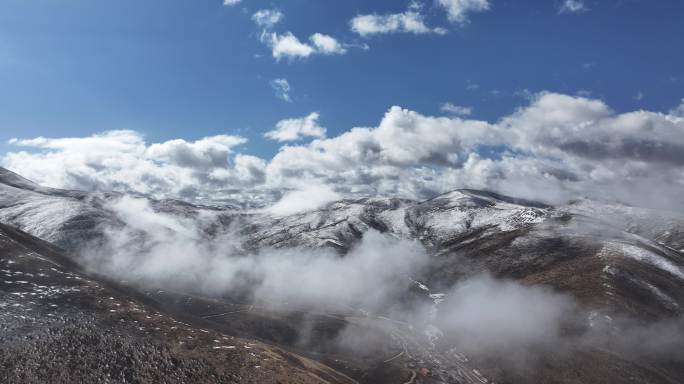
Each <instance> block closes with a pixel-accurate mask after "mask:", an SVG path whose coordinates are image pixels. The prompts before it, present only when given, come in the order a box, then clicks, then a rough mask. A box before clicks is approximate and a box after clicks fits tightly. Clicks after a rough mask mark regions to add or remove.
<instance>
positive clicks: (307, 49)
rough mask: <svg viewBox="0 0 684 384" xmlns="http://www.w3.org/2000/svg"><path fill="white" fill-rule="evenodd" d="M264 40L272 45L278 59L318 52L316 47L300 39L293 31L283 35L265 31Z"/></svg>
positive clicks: (305, 56)
mask: <svg viewBox="0 0 684 384" xmlns="http://www.w3.org/2000/svg"><path fill="white" fill-rule="evenodd" d="M262 41H263V42H265V43H266V44H267V45H268V46H270V47H271V52H272V54H273V57H274V58H275V59H276V60H280V59H283V58H289V59H296V58H307V57H309V56H311V55H312V54H314V53H315V52H316V50H315V49H314V47H312V46H310V45H309V44H307V43H304V42H302V41H300V40H299V39H298V38H297V36H295V35H294V34H292V32H285V33H284V34H282V35H279V34H278V33H275V32H271V33H264V34H263V35H262Z"/></svg>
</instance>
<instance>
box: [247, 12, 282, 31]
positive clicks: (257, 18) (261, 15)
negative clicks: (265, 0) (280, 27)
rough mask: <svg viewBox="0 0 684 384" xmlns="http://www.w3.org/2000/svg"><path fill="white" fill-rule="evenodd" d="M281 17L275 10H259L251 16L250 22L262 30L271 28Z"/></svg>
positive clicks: (280, 13)
mask: <svg viewBox="0 0 684 384" xmlns="http://www.w3.org/2000/svg"><path fill="white" fill-rule="evenodd" d="M283 17H284V15H283V13H282V12H280V11H279V10H277V9H261V10H258V11H256V12H255V13H254V14H253V15H252V20H253V21H254V22H255V23H256V25H258V26H260V27H262V28H273V27H274V26H275V25H276V24H278V23H279V22H280V21H282V20H283Z"/></svg>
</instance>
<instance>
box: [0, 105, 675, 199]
mask: <svg viewBox="0 0 684 384" xmlns="http://www.w3.org/2000/svg"><path fill="white" fill-rule="evenodd" d="M317 119H318V116H317V115H315V114H312V115H309V116H307V117H305V118H303V119H290V121H288V120H284V121H285V122H284V123H282V124H280V126H277V127H276V129H274V130H273V131H272V133H269V137H270V138H273V139H275V140H280V141H287V140H288V139H290V140H297V139H301V138H302V137H313V138H314V140H313V141H311V142H309V143H303V144H296V145H295V144H291V145H287V146H283V147H282V148H280V150H279V151H278V153H277V154H276V155H275V156H274V157H273V158H272V159H270V160H265V159H259V158H257V157H254V156H249V155H246V154H235V153H233V152H234V150H235V149H234V148H235V147H237V146H238V145H240V144H241V143H243V142H244V141H243V140H242V139H239V138H226V137H213V138H207V139H202V140H199V141H197V142H185V141H182V140H181V141H169V142H165V143H158V145H156V144H152V145H148V144H146V143H145V142H144V140H143V138H142V136H141V135H140V134H138V133H136V132H132V131H115V132H108V133H104V134H100V135H94V136H91V137H87V138H71V139H69V138H66V139H47V138H36V139H31V140H14V141H12V144H13V145H15V146H16V145H20V146H24V147H26V148H30V149H32V151H31V152H28V151H20V152H12V153H8V154H7V155H6V156H5V157H4V158H3V159H2V163H3V164H4V165H5V166H6V167H8V168H10V169H12V170H14V171H17V172H19V173H20V174H23V175H24V176H27V177H29V178H31V179H34V180H35V181H37V182H39V183H43V184H47V185H50V186H55V187H68V188H80V189H117V190H131V191H137V192H142V193H164V194H168V195H177V196H178V195H180V196H184V197H191V198H197V197H200V198H201V197H205V198H206V197H207V196H213V197H217V196H224V194H228V195H231V196H234V197H235V198H242V199H244V200H246V201H247V200H249V201H251V200H254V199H256V200H258V201H260V202H268V201H272V200H273V196H279V194H278V193H275V194H274V193H273V191H282V190H288V189H295V190H298V189H300V188H301V185H302V182H308V183H311V185H328V186H330V187H331V188H332V189H333V190H335V191H336V192H337V193H339V194H340V195H342V196H358V195H372V196H376V195H383V196H401V197H409V198H428V197H432V196H434V195H435V194H438V193H442V192H446V191H449V190H453V189H455V188H475V189H488V190H493V191H498V192H503V193H506V194H509V195H516V196H519V197H527V198H532V199H541V200H545V201H548V202H552V203H553V202H560V201H563V200H565V199H570V198H576V197H582V196H588V197H594V198H608V199H618V200H624V201H626V202H628V203H633V204H637V205H654V204H662V205H666V206H668V208H669V209H677V210H684V202H682V200H681V197H680V192H681V189H682V187H684V171H683V169H684V167H683V166H684V116H683V114H682V106H678V107H676V108H675V109H673V110H672V111H671V112H669V113H660V112H650V111H634V112H625V113H616V112H615V111H613V110H612V109H611V108H610V107H609V106H608V105H607V104H606V103H605V102H603V101H601V100H595V99H590V98H587V97H578V96H569V95H563V94H558V93H541V94H537V95H534V96H531V98H530V100H529V104H528V105H526V106H524V107H521V108H520V109H518V110H517V111H515V112H513V113H511V114H510V115H507V116H503V117H502V118H500V119H499V120H497V121H496V122H488V121H481V120H476V119H467V118H463V117H444V116H443V117H434V116H427V115H424V114H421V113H418V112H415V111H410V110H406V109H403V108H400V107H392V108H390V109H389V110H388V111H387V113H386V114H385V116H384V117H383V118H382V119H381V120H380V122H379V124H378V125H377V126H375V127H354V128H352V129H350V130H348V131H345V132H343V133H341V134H339V135H337V136H333V137H329V138H326V137H325V136H324V133H325V132H324V130H323V129H322V127H319V126H318V124H317ZM226 159H227V160H226ZM654 186H657V187H654ZM227 191H230V192H227Z"/></svg>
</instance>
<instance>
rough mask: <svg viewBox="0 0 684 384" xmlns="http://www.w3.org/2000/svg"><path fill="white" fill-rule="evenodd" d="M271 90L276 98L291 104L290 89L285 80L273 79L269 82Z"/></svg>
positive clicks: (288, 83)
mask: <svg viewBox="0 0 684 384" xmlns="http://www.w3.org/2000/svg"><path fill="white" fill-rule="evenodd" d="M271 88H273V90H274V91H275V94H276V97H277V98H279V99H281V100H283V101H287V102H288V103H291V102H292V97H291V96H290V92H292V87H290V82H288V81H287V79H275V80H273V81H271Z"/></svg>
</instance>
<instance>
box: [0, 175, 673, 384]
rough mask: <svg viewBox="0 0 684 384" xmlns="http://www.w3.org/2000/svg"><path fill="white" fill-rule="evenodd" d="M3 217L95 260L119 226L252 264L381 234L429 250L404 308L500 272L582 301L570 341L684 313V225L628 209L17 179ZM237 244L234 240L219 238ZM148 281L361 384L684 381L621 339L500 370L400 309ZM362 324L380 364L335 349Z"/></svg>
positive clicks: (229, 325)
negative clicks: (204, 199)
mask: <svg viewBox="0 0 684 384" xmlns="http://www.w3.org/2000/svg"><path fill="white" fill-rule="evenodd" d="M122 199H134V200H135V201H137V202H141V201H142V202H143V203H141V205H140V206H139V207H138V208H136V209H134V210H133V211H132V212H131V211H130V210H129V211H122V210H121V209H119V208H120V206H121V201H122ZM136 204H137V203H136ZM129 205H130V204H129ZM141 220H145V225H154V227H155V228H162V229H163V231H162V232H163V233H164V237H158V236H157V235H155V234H153V233H151V232H149V231H147V230H146V228H147V227H146V226H145V225H141V224H140V221H141ZM0 223H4V224H7V225H10V226H14V227H16V228H18V229H19V230H21V231H25V232H27V233H29V234H31V235H33V236H35V237H37V238H40V239H42V240H45V241H48V242H50V243H53V244H55V245H56V246H58V247H61V248H62V249H64V250H65V251H66V252H67V254H70V255H72V256H71V259H72V260H73V261H74V262H76V263H81V262H83V258H82V254H83V253H84V251H87V250H88V249H89V248H92V247H93V245H94V244H101V243H103V242H106V241H107V240H108V239H110V237H111V236H112V229H117V230H129V231H130V233H133V234H134V235H131V236H128V237H127V238H126V242H125V243H117V244H123V245H124V246H126V247H128V246H130V243H131V242H133V243H135V244H139V245H140V247H141V248H140V249H143V250H145V249H147V248H149V247H153V246H154V244H155V243H156V242H160V241H164V240H163V239H169V238H174V239H176V238H182V239H186V238H187V239H189V240H188V241H194V242H198V243H202V244H204V243H207V244H214V242H215V244H216V245H215V246H211V247H209V248H212V249H213V248H216V247H227V246H228V245H226V244H229V246H230V249H231V252H235V253H237V254H240V255H242V256H245V257H247V258H249V257H250V255H259V254H260V253H263V252H265V250H300V251H301V252H308V250H319V251H324V252H325V254H334V255H337V256H338V257H340V258H342V259H344V258H345V257H347V255H352V257H353V253H354V252H355V249H357V247H358V246H359V244H360V243H361V242H362V239H363V238H364V236H365V235H366V234H368V233H381V234H384V235H385V236H388V237H391V238H396V239H399V240H406V241H409V242H417V243H418V244H420V245H421V246H422V247H424V248H425V249H426V250H427V254H428V256H429V257H428V259H427V262H426V263H425V264H424V265H421V266H420V268H416V269H415V270H411V269H409V270H408V272H406V271H404V272H402V273H404V274H403V275H401V276H397V279H400V280H401V279H404V280H405V281H406V282H407V283H406V290H405V292H403V293H401V295H400V297H399V298H398V299H397V300H398V302H401V305H402V306H405V305H414V304H415V303H420V304H418V305H429V306H431V308H432V309H431V310H435V311H437V310H439V308H440V305H443V304H440V303H442V302H444V301H445V300H449V297H448V295H447V296H445V292H449V291H450V290H451V289H452V288H451V287H453V286H454V285H456V284H458V283H459V282H462V281H465V280H468V279H469V278H471V277H473V276H478V275H481V274H482V273H487V274H489V275H491V276H492V277H493V278H495V279H505V280H510V281H514V282H516V284H520V285H521V286H523V287H529V286H544V287H547V288H548V289H551V290H553V291H554V292H558V293H560V294H563V295H567V296H568V297H571V298H572V300H573V303H574V304H573V305H576V306H577V307H578V308H579V310H577V311H575V313H576V316H577V317H578V318H579V320H577V319H573V322H572V324H570V325H563V332H564V333H569V334H573V332H583V333H590V332H588V331H587V329H589V330H591V328H596V329H598V328H601V327H607V328H608V329H609V330H611V332H618V331H617V330H620V329H623V328H621V327H623V325H622V323H621V322H620V320H619V319H622V318H629V319H630V321H635V322H638V323H639V324H642V323H643V324H651V323H653V324H655V323H658V324H659V322H662V321H671V320H673V319H674V321H675V322H677V323H676V324H677V325H676V326H680V327H681V318H682V315H683V314H684V289H682V288H684V254H683V253H682V248H684V246H683V244H684V216H682V215H678V214H677V213H672V212H663V211H659V210H655V209H648V208H638V207H631V206H627V205H624V204H620V203H607V202H599V201H592V200H580V201H574V202H570V203H568V204H566V205H561V206H551V205H547V204H543V203H539V202H533V201H527V200H522V199H516V198H511V197H508V196H503V195H499V194H495V193H491V192H485V191H475V190H457V191H453V192H450V193H446V194H443V195H440V196H437V197H435V198H433V199H430V200H427V201H413V200H408V199H397V198H365V199H353V200H341V201H337V202H334V203H330V204H327V205H325V206H324V207H321V208H319V209H315V210H310V211H305V212H300V213H297V214H292V215H285V216H277V215H273V214H271V213H269V212H268V211H267V210H263V211H254V210H251V211H247V210H241V209H238V208H235V207H211V206H198V205H193V204H190V203H185V202H182V201H177V200H162V201H159V200H151V199H147V198H145V197H143V196H133V197H131V196H126V195H123V194H115V193H85V192H77V191H64V190H57V189H50V188H43V187H40V186H38V185H36V184H34V183H32V182H30V181H28V180H25V179H23V178H21V177H20V176H18V175H16V174H14V173H12V172H10V171H7V170H1V171H0ZM150 223H151V224H150ZM226 237H229V238H230V239H231V241H230V242H229V243H227V242H218V240H220V239H224V238H226ZM146 247H147V248H146ZM201 249H203V250H204V249H205V248H201ZM4 257H5V256H3V258H4ZM197 257H198V258H199V257H200V255H197ZM3 260H4V259H3ZM214 261H215V260H214V259H212V263H213V262H214ZM86 266H87V267H88V268H90V269H91V270H92V269H95V271H94V272H98V273H107V270H104V269H103V270H97V268H93V265H92V264H88V265H86ZM388 268H389V266H388ZM174 273H177V271H176V272H174ZM295 273H296V272H295ZM341 273H342V272H341ZM302 275H303V276H305V275H306V274H305V273H302ZM112 277H113V278H116V279H118V280H122V278H121V276H112ZM175 278H177V277H174V279H175ZM212 278H213V276H212ZM404 280H402V281H404ZM125 283H126V282H124V284H125ZM350 284H353V282H350ZM135 287H136V289H139V290H141V291H142V292H145V294H146V297H147V298H149V299H151V300H154V301H155V302H158V303H161V305H163V307H164V309H165V310H166V311H168V312H170V313H175V314H185V315H193V316H200V317H202V318H203V319H204V320H206V321H207V322H208V327H214V328H215V329H218V330H222V331H224V332H227V333H229V334H231V335H237V336H242V337H248V338H258V339H260V340H263V341H266V342H269V343H273V344H277V345H279V346H282V347H284V348H288V349H290V350H293V351H296V352H298V353H301V354H303V355H306V356H308V357H310V358H314V359H316V360H318V361H320V362H323V363H325V364H328V365H329V366H330V367H332V368H334V369H336V370H338V371H339V372H342V373H343V374H345V375H348V376H349V377H350V378H351V379H352V380H356V381H358V382H365V383H375V382H405V381H408V382H423V383H432V382H435V383H436V382H455V383H456V382H465V383H487V382H492V381H496V382H511V383H524V382H530V381H529V380H530V378H535V380H536V382H557V383H574V382H583V383H584V382H586V383H589V382H602V381H601V380H603V379H604V378H606V377H611V382H615V383H623V382H624V383H627V382H634V381H633V380H637V381H638V382H652V383H676V382H680V380H679V379H682V378H684V365H683V363H682V362H681V360H678V359H675V360H671V359H670V357H662V356H659V355H658V356H656V355H650V357H649V358H646V359H644V358H642V355H640V354H632V353H627V352H625V349H621V348H617V347H615V348H613V346H612V344H610V345H611V347H610V348H608V347H605V345H604V344H601V347H598V346H596V345H595V344H592V343H584V344H581V343H580V344H578V345H580V346H577V345H574V344H573V347H572V348H570V349H569V350H564V351H562V352H560V351H559V352H558V353H557V354H554V353H551V354H547V355H546V356H544V359H542V361H541V363H539V364H538V365H534V366H533V367H529V366H525V368H524V369H523V370H522V372H519V371H518V370H516V369H513V370H510V369H508V368H506V367H502V366H500V365H498V364H497V361H498V360H496V359H495V358H493V360H492V359H488V358H487V356H485V357H479V358H477V357H476V358H469V357H468V356H467V355H466V354H463V353H461V351H459V350H457V349H454V348H452V347H453V346H452V345H449V344H448V341H446V340H447V339H448V337H443V335H444V332H443V331H442V330H440V329H439V328H438V327H435V326H434V324H432V323H430V320H424V319H423V320H420V321H418V320H415V321H414V322H412V321H413V320H411V319H408V318H400V317H396V316H394V317H393V316H391V314H393V313H396V312H391V311H389V310H387V311H386V312H381V310H377V309H376V310H375V312H373V311H371V312H368V311H366V309H367V308H344V305H345V303H329V304H330V305H329V306H327V308H325V309H322V308H317V309H316V310H315V311H312V312H306V313H304V312H301V311H300V309H299V308H298V309H297V310H296V312H292V310H291V308H290V310H288V309H287V308H284V307H283V306H282V305H283V303H275V304H274V303H271V305H269V304H267V303H264V300H261V301H260V302H256V301H255V302H251V303H247V302H239V301H235V297H234V296H231V294H230V293H229V292H218V293H217V292H215V293H214V294H207V293H206V292H203V291H193V292H183V291H173V290H165V289H157V288H164V287H163V286H161V287H156V288H155V287H154V286H145V285H144V284H143V285H142V286H141V285H138V283H137V282H136V285H135ZM454 292H457V291H454ZM190 294H192V296H191V295H190ZM393 294H394V295H395V296H396V295H397V294H396V293H393ZM200 296H201V297H200ZM395 296H392V297H395ZM407 303H408V304H407ZM385 309H386V308H385V307H383V309H382V311H384V310H385ZM421 321H422V322H421ZM342 325H344V327H343V326H342ZM346 327H358V328H363V329H377V330H380V332H378V333H377V335H376V336H377V338H378V340H377V343H375V345H380V346H381V347H379V349H377V350H375V349H373V350H372V351H370V350H368V351H364V352H368V354H363V353H361V352H360V351H359V350H358V349H356V350H355V349H353V348H352V350H351V351H350V350H349V349H344V348H340V347H339V346H336V347H332V346H331V345H330V340H332V339H336V338H337V337H338V336H339V334H338V333H339V332H341V331H340V329H342V328H344V329H347V328H346ZM578 329H579V330H578ZM304 330H306V331H304ZM381 335H382V336H381ZM426 335H427V336H426ZM573 340H574V339H573ZM677 342H678V341H677ZM611 348H613V349H611ZM369 351H370V352H369ZM360 353H361V354H360ZM360 356H362V357H360ZM424 369H427V371H425V370H424ZM426 372H429V374H427V373H426ZM573 377H580V378H581V379H578V380H579V381H573V379H572V378H573ZM402 380H403V381H402Z"/></svg>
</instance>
